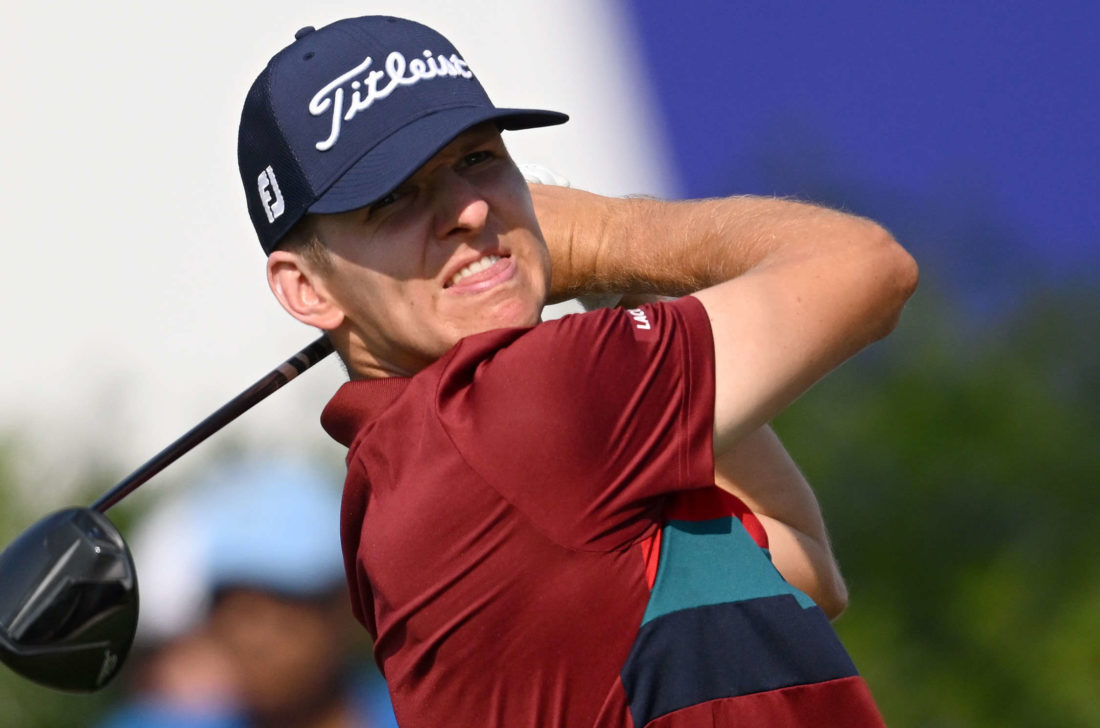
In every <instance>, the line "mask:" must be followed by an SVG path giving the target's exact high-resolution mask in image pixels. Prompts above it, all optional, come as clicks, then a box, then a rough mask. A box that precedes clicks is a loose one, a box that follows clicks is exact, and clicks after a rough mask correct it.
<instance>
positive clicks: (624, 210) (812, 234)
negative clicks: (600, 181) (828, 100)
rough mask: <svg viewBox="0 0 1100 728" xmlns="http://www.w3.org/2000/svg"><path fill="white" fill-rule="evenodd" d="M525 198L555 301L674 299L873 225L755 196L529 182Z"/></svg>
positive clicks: (803, 205)
mask: <svg viewBox="0 0 1100 728" xmlns="http://www.w3.org/2000/svg"><path fill="white" fill-rule="evenodd" d="M532 196H533V198H534V200H535V207H536V210H537V212H538V214H539V221H540V223H541V224H542V227H543V232H544V234H545V236H546V239H547V243H548V245H549V248H550V252H551V258H552V269H553V279H552V283H551V288H552V290H551V298H552V300H555V301H558V300H564V299H567V298H572V297H575V296H577V295H581V294H586V293H611V292H614V293H647V294H652V293H656V294H660V295H666V296H681V295H685V294H688V293H693V292H695V291H698V290H701V289H703V288H707V287H709V286H713V285H716V284H718V283H721V282H723V281H726V280H729V279H731V278H734V277H736V276H738V275H741V274H742V273H744V272H746V271H748V270H749V269H751V268H754V267H756V266H758V265H761V264H763V263H766V262H769V261H770V260H773V259H780V258H782V257H783V256H793V255H799V254H800V252H799V251H800V250H801V249H802V248H803V246H809V245H811V244H812V243H813V241H815V240H817V239H819V238H820V237H821V236H822V235H823V234H825V233H826V232H827V231H830V230H831V231H837V229H838V228H843V227H844V226H863V225H871V224H872V223H870V222H868V221H865V220H862V219H861V218H857V217H853V216H850V215H845V214H843V213H839V212H835V211H833V210H829V209H826V208H821V207H818V206H815V205H809V204H805V203H798V202H793V201H789V200H780V199H773V198H764V197H749V196H744V197H730V198H723V199H714V200H690V201H677V202H669V201H663V200H654V199H649V198H607V197H603V196H600V195H595V194H592V193H589V192H584V191H582V190H576V189H565V188H560V187H549V186H542V185H533V186H532ZM833 234H835V235H837V236H838V237H840V236H842V235H843V231H839V232H834V233H833Z"/></svg>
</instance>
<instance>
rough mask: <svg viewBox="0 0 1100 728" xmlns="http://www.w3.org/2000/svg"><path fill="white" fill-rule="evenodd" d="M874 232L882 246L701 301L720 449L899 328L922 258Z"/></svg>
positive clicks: (826, 252) (703, 294)
mask: <svg viewBox="0 0 1100 728" xmlns="http://www.w3.org/2000/svg"><path fill="white" fill-rule="evenodd" d="M868 226H869V230H868V237H869V238H873V237H874V236H875V233H876V231H878V232H879V234H880V237H881V240H880V241H871V242H868V241H859V243H858V244H853V245H851V246H844V245H839V246H838V245H834V246H832V247H830V248H826V249H823V250H821V251H817V252H815V253H814V254H813V255H808V256H804V257H803V258H792V259H790V260H782V261H780V262H777V263H774V264H770V265H762V266H759V267H756V268H753V269H752V270H749V271H748V272H746V273H744V274H742V275H740V276H738V277H736V278H733V279H731V280H728V281H726V282H724V283H721V284H718V285H716V286H712V287H710V288H706V289H703V290H701V291H698V292H697V293H694V294H692V295H694V296H695V297H696V298H698V299H699V301H701V302H702V304H703V307H704V308H705V309H706V311H707V315H708V316H709V318H710V323H711V330H712V332H713V337H714V356H715V403H714V433H715V442H714V445H715V451H716V452H720V451H721V450H722V449H723V448H725V447H728V446H729V445H730V444H731V443H732V442H735V441H736V440H737V439H739V438H740V437H743V436H744V435H746V434H748V433H749V432H752V431H754V430H756V429H757V428H759V427H761V426H762V425H764V424H766V423H767V422H768V421H769V420H771V419H772V418H773V417H774V416H775V415H776V414H778V413H779V412H780V411H782V410H783V409H784V408H785V407H786V406H787V405H789V404H790V403H791V402H793V401H794V400H795V399H796V398H797V397H798V396H799V395H800V394H802V393H803V392H805V391H806V390H807V389H808V388H809V387H810V386H811V385H812V384H813V383H814V382H816V381H817V380H818V379H820V378H821V377H823V376H824V375H825V374H827V373H828V372H829V371H830V370H831V369H833V368H834V367H836V366H837V365H839V364H840V363H841V362H843V361H844V360H845V359H847V358H848V357H850V356H852V355H853V354H855V353H856V352H857V351H859V350H860V349H861V348H863V347H864V346H866V345H867V344H869V343H871V342H872V341H874V340H875V339H877V338H880V337H882V336H884V335H885V334H886V333H888V332H889V331H890V329H891V328H892V327H893V326H894V324H895V322H896V319H897V315H898V313H899V312H900V310H901V306H902V304H903V303H904V301H905V299H906V298H907V297H908V296H909V294H910V293H911V291H912V286H914V285H915V274H912V275H910V274H908V269H909V267H910V266H911V264H912V261H911V259H910V258H909V257H908V255H907V254H905V252H904V251H902V250H901V248H900V247H899V246H898V245H897V244H896V243H894V242H893V240H892V238H890V237H889V235H888V234H887V233H885V231H881V228H877V226H873V225H871V224H870V223H868Z"/></svg>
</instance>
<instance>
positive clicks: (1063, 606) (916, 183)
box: [0, 0, 1100, 728]
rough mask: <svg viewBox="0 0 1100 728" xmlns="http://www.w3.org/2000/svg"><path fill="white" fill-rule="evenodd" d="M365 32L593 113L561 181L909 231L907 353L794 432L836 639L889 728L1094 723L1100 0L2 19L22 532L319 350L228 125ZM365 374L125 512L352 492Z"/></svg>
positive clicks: (9, 478)
mask: <svg viewBox="0 0 1100 728" xmlns="http://www.w3.org/2000/svg"><path fill="white" fill-rule="evenodd" d="M376 12H377V13H393V14H398V15H404V16H406V17H412V18H416V19H419V20H423V21H425V22H428V23H429V24H433V25H436V26H437V27H438V28H439V29H440V30H442V31H443V32H444V33H445V34H446V35H447V36H448V37H450V38H451V39H452V40H453V41H454V42H455V44H456V46H457V47H458V48H459V49H460V51H461V52H462V53H463V54H464V55H465V57H466V59H467V60H468V61H469V62H470V65H471V67H472V68H473V69H474V70H475V72H477V74H478V75H479V77H481V79H482V81H483V82H484V83H485V85H486V87H487V88H488V89H489V91H490V93H491V95H492V96H493V98H494V100H496V101H497V102H498V103H501V104H507V105H514V106H520V105H528V106H539V107H545V108H554V109H560V110H562V111H566V112H568V113H570V114H571V115H572V120H571V122H570V123H569V124H567V125H565V126H563V127H560V128H555V129H547V130H536V131H530V132H523V133H517V134H513V135H510V136H509V137H507V140H508V142H509V146H510V147H511V148H512V150H513V153H514V155H515V156H516V157H517V159H520V160H521V161H525V162H535V163H541V164H545V165H547V166H549V167H551V168H552V169H555V170H556V171H558V172H560V173H562V174H564V175H565V176H567V177H569V178H570V179H571V180H572V181H573V184H574V185H575V186H578V187H583V188H586V189H590V190H594V191H597V192H601V193H605V194H628V193H649V194H656V195H660V196H668V197H698V196H712V195H726V194H737V193H752V194H775V195H784V196H792V197H797V198H801V199H806V200H811V201H816V202H820V203H824V204H828V205H831V206H835V207H840V208H842V209H846V210H849V211H852V212H855V213H859V214H863V215H866V216H869V217H872V218H874V219H876V220H878V221H880V222H882V223H883V224H885V225H886V226H887V227H888V228H890V229H891V230H892V231H893V232H894V234H895V235H896V237H898V239H899V240H900V241H901V242H902V243H903V244H904V245H906V247H907V248H909V249H910V250H911V251H912V252H913V253H914V255H915V256H916V257H917V259H918V261H919V262H920V264H921V273H922V278H921V286H920V290H919V291H918V292H917V294H916V296H915V297H914V299H913V301H912V302H911V304H910V306H909V308H908V309H907V311H906V313H905V315H904V317H903V318H902V321H901V324H900V326H899V327H898V330H897V332H896V333H895V334H893V335H892V336H891V337H890V338H889V339H887V340H886V341H884V342H880V343H879V344H876V345H875V346H873V347H871V348H870V349H869V350H867V351H866V352H864V353H863V354H861V355H859V356H858V357H857V358H856V359H854V360H853V361H852V362H850V363H848V364H847V365H845V366H844V367H842V368H841V369H840V370H838V371H837V372H836V373H835V374H833V375H832V376H831V377H829V378H828V379H827V380H825V381H824V382H823V383H821V384H820V385H818V386H817V387H816V388H815V389H814V390H812V391H811V392H810V393H809V394H808V395H806V396H805V397H803V398H802V399H801V400H800V401H799V402H797V403H796V404H795V405H794V406H793V407H792V408H791V409H790V410H788V411H787V412H786V413H784V414H783V415H782V416H781V417H780V418H779V419H778V421H777V422H776V428H777V430H778V431H779V433H780V434H781V436H783V438H784V440H785V442H786V443H787V445H788V447H789V449H790V450H791V451H792V453H793V454H794V456H795V458H796V459H797V460H798V461H799V463H800V464H801V465H802V467H803V469H804V470H805V471H806V473H807V475H808V476H809V478H810V480H811V482H813V483H814V484H815V485H816V487H817V489H818V492H819V496H820V498H821V501H822V505H823V508H824V510H825V513H826V518H827V521H828V522H829V525H830V528H831V532H832V535H833V539H834V542H835V547H836V551H837V553H838V555H839V558H840V560H841V564H842V567H843V568H844V571H845V574H846V576H847V578H848V581H849V587H850V590H851V607H850V608H849V610H848V612H847V613H846V614H845V615H844V616H843V617H841V619H840V620H839V621H838V622H837V628H838V630H839V631H840V633H841V636H842V638H843V639H844V641H845V643H846V644H847V646H848V647H849V650H850V651H851V652H852V655H853V658H854V659H855V662H856V664H857V665H858V666H859V667H860V669H861V671H862V672H863V673H864V675H865V677H866V678H867V680H868V682H869V684H870V686H871V688H872V690H873V692H874V693H875V695H876V698H877V699H878V701H879V703H880V706H881V708H882V710H883V713H884V714H885V716H886V719H887V721H888V723H889V724H890V725H893V726H947V727H953V726H1035V725H1043V726H1067V727H1068V726H1094V725H1100V701H1098V700H1097V699H1096V697H1095V693H1096V686H1097V685H1100V618H1098V615H1100V559H1098V558H1097V556H1098V555H1100V529H1098V528H1097V526H1096V522H1097V517H1098V516H1100V498H1097V496H1096V495H1095V492H1094V491H1095V488H1096V487H1097V486H1098V485H1100V455H1098V448H1097V446H1096V442H1097V440H1098V438H1100V377H1098V376H1097V372H1098V371H1100V336H1098V334H1100V244H1098V240H1100V205H1098V201H1100V171H1098V170H1100V165H1098V162H1100V121H1098V120H1100V73H1098V72H1097V69H1100V44H1097V43H1096V42H1095V28H1096V27H1097V24H1098V23H1100V6H1097V5H1096V4H1094V3H1088V2H1083V1H1082V2H1075V1H1073V0H1062V1H1060V2H1045V3H1040V2H1038V1H1037V0H1016V1H1015V2H1011V3H1004V2H992V1H991V0H976V1H975V2H970V3H949V2H939V1H936V0H931V1H929V2H923V3H910V2H902V1H901V0H878V1H876V2H873V1H871V0H845V1H842V2H835V3H828V4H817V3H805V2H801V3H796V2H783V1H781V0H779V1H773V2H769V3H742V2H729V1H728V0H727V1H720V0H684V1H683V2H680V3H667V2H656V0H635V1H634V2H627V1H626V0H598V1H597V0H562V1H560V2H556V3H552V4H551V3H518V2H514V1H513V2H505V1H503V0H501V1H499V2H492V1H490V0H480V1H479V0H471V1H469V2H466V3H462V4H461V5H457V4H456V5H454V6H453V7H452V6H451V5H450V4H444V3H431V2H426V1H425V2H416V1H407V2H370V3H364V2H337V1H332V2H326V3H323V4H313V5H309V6H305V5H304V4H302V3H291V2H289V0H269V1H268V2H263V3H261V2H253V1H248V2H244V1H242V2H235V3H231V4H230V3H215V2H207V1H199V2H193V3H188V4H185V5H177V6H164V7H162V6H160V5H157V4H150V3H139V2H136V0H116V1H114V2H110V1H108V2H104V3H96V4H80V5H77V4H72V5H63V4H46V3H34V4H32V3H8V4H6V5H4V7H3V8H2V9H0V18H3V20H4V21H5V28H6V30H5V31H4V32H5V43H4V44H2V45H0V59H2V60H3V63H0V83H2V88H3V92H4V94H5V96H6V98H7V99H8V103H7V104H6V109H5V115H4V118H3V120H2V121H0V125H2V128H3V131H4V134H3V135H2V136H0V154H2V155H3V158H4V160H5V161H4V165H5V172H6V173H5V174H4V175H3V177H2V179H0V213H2V214H3V216H4V220H5V224H6V232H7V240H8V246H7V249H6V251H7V254H6V256H5V259H6V262H7V269H8V275H7V276H6V277H5V285H3V286H0V317H2V320H0V323H2V325H3V327H4V329H5V331H6V332H7V337H6V340H7V341H8V345H7V347H8V348H7V352H8V356H7V357H5V364H4V377H3V378H2V380H3V381H0V412H2V413H3V415H2V417H0V541H2V542H3V543H7V541H8V540H10V539H11V538H12V537H13V536H14V535H15V534H16V533H18V532H20V531H21V530H23V529H24V528H25V527H26V526H27V525H29V524H30V523H31V522H33V521H34V520H36V519H37V518H39V517H40V516H41V515H43V514H45V513H46V512H48V511H51V510H54V509H57V508H60V507H62V506H64V505H68V504H70V503H85V502H89V501H91V500H92V499H94V497H95V496H96V495H98V494H99V493H101V492H102V491H103V490H105V489H106V488H107V487H109V486H110V485H112V484H113V483H114V482H116V481H118V480H119V479H121V478H122V477H123V476H124V475H125V474H127V473H128V472H129V471H130V470H132V469H133V468H135V467H136V466H137V465H138V464H140V463H141V462H142V461H144V460H145V459H147V458H148V457H150V456H151V455H152V454H153V453H155V452H156V451H158V450H159V449H160V448H161V447H163V446H164V445H166V444H167V443H168V442H170V441H171V440H172V439H174V438H175V437H176V436H178V435H179V434H181V433H182V432H183V431H184V430H185V429H186V428H187V427H190V426H191V425H192V424H194V423H195V422H197V421H198V420H200V419H201V418H202V417H204V416H205V415H206V414H208V413H209V412H210V411H212V410H213V409H214V408H216V407H217V406H219V405H220V404H221V403H222V402H224V401H225V400H227V399H228V398H229V397H231V396H232V395H234V394H236V393H237V392H238V391H240V390H241V389H243V388H244V387H245V386H247V385H248V384H249V383H251V382H252V381H253V380H254V379H256V378H257V377H259V376H260V375H261V374H263V373H264V372H266V371H268V370H269V369H270V368H272V367H273V366H275V365H276V364H277V363H279V362H280V361H282V360H283V359H284V358H286V356H288V355H289V354H290V353H292V352H293V351H296V350H297V349H298V348H300V347H301V346H302V345H304V344H305V343H306V342H308V341H309V340H311V338H312V337H313V333H312V332H311V331H309V330H307V329H306V328H304V327H302V326H301V325H299V324H296V323H295V322H293V321H292V320H290V319H289V317H287V316H286V315H285V314H283V312H282V311H281V310H279V309H278V306H277V304H275V302H274V301H273V300H272V298H271V296H270V293H269V292H268V291H267V289H266V284H265V282H264V280H263V275H262V264H263V257H262V254H261V252H260V249H259V247H258V245H257V244H256V242H255V239H254V236H253V233H252V231H251V228H250V226H249V224H248V220H247V215H246V214H245V212H244V206H243V198H242V194H243V193H242V191H241V188H240V183H239V178H238V176H237V171H236V167H235V143H236V125H237V117H238V114H239V109H240V104H241V101H242V99H243V96H244V93H245V91H246V90H247V88H248V85H249V84H250V83H251V81H252V79H253V78H254V77H255V75H256V74H257V73H258V72H259V70H260V68H261V67H262V66H263V64H264V63H265V62H266V60H267V58H268V57H269V56H270V55H271V54H272V53H273V52H274V51H275V50H277V49H278V48H280V47H282V46H283V45H285V44H286V43H288V42H289V41H290V39H291V37H292V34H293V32H294V30H296V29H297V28H298V27H300V26H303V25H311V24H312V25H318V26H319V25H323V24H325V23H327V22H330V21H332V20H335V19H337V18H339V17H344V16H347V15H354V14H364V13H376ZM342 377H343V372H342V371H341V370H340V368H339V365H338V364H336V362H335V361H329V362H325V363H324V364H322V365H320V366H319V367H318V368H317V370H316V371H311V372H309V373H307V374H306V375H304V376H303V377H302V378H301V379H300V380H298V381H296V382H294V383H293V384H292V385H290V386H288V387H287V389H285V390H283V391H281V392H280V393H279V394H278V395H276V396H275V397H272V398H271V399H270V400H269V401H267V402H264V403H263V404H261V405H260V406H259V407H257V408H256V409H255V410H254V411H253V412H251V413H249V414H247V415H245V416H244V417H242V418H241V420H240V421H238V422H237V423H235V424H234V425H232V426H230V427H229V428H227V429H226V430H225V431H223V433H220V434H219V435H217V436H215V438H213V439H212V440H211V441H210V442H208V443H206V444H204V445H203V446H201V448H200V449H199V450H197V451H195V452H193V453H191V454H189V455H187V456H185V458H184V459H182V460H181V461H180V462H179V463H177V464H175V465H173V466H172V467H171V468H170V469H169V470H168V471H166V472H165V473H164V474H162V475H160V476H158V477H157V478H156V479H154V481H152V482H150V483H149V484H148V485H147V486H145V487H144V488H143V489H142V490H141V491H139V492H138V493H136V494H135V495H134V496H132V497H131V498H129V499H127V501H126V502H125V503H124V504H123V505H122V506H120V507H118V508H116V509H114V510H112V512H111V515H112V518H113V520H115V521H116V523H118V524H119V525H120V527H121V528H122V530H123V533H124V534H126V535H127V536H128V537H130V536H131V535H132V534H135V533H136V532H137V531H138V530H139V529H141V527H142V524H143V522H146V521H149V520H151V519H152V517H153V516H152V510H153V509H154V508H157V507H160V506H161V505H162V503H163V502H164V501H166V500H168V499H169V498H170V497H171V496H172V495H174V494H175V492H176V491H181V490H182V491H188V490H192V489H195V490H198V489H199V483H200V481H204V480H205V479H206V477H207V473H208V472H209V470H210V468H211V467H213V465H215V464H217V463H220V462H224V461H233V460H236V459H240V458H245V459H247V458H252V457H259V458H261V459H263V458H268V457H271V454H272V453H293V454H294V455H295V456H297V457H301V458H306V459H308V460H309V461H310V463H311V467H316V468H319V469H321V470H322V471H325V472H326V473H327V475H326V476H325V477H327V478H328V479H330V482H332V483H333V484H334V486H333V487H338V484H339V482H340V480H341V479H342V475H341V469H342V468H341V458H342V453H341V452H340V449H339V448H338V447H337V446H336V445H335V444H333V443H330V442H328V441H327V438H326V436H325V435H324V434H323V432H321V430H320V427H319V426H318V424H317V417H318V415H319V413H320V409H321V407H322V406H323V405H324V403H325V401H326V400H327V397H328V395H329V394H330V393H331V392H332V391H333V390H334V389H335V387H336V386H337V385H338V383H339V382H340V381H341V379H342ZM140 568H141V567H140V564H139V574H141V575H142V576H144V574H143V572H141V571H140ZM361 648H362V649H365V646H361ZM137 664H139V662H135V663H134V665H137ZM132 669H133V670H136V669H137V668H136V667H132V666H128V667H127V670H132ZM137 678H138V676H136V675H133V674H129V675H127V674H126V673H125V672H124V674H123V676H122V677H121V678H120V680H119V682H118V684H117V685H116V686H114V687H113V688H112V689H111V690H109V691H108V692H106V693H105V694H100V695H96V696H90V697H89V696H67V695H58V694H55V693H50V692H48V691H46V690H42V689H38V688H35V687H34V686H31V685H28V684H26V683H23V682H20V681H18V680H16V679H15V678H14V677H12V676H11V674H10V673H8V672H7V671H2V670H0V716H2V717H0V724H2V725H4V726H5V727H6V726H12V727H13V728H23V727H24V726H28V727H29V726H33V727H35V728H39V727H41V728H47V727H54V726H56V727H57V728H62V727H66V726H86V725H93V724H94V723H95V722H96V721H97V720H99V718H100V717H101V716H103V715H104V714H105V712H106V711H107V709H108V708H109V707H113V706H116V705H117V704H118V702H119V701H121V700H122V699H123V697H124V696H123V692H124V691H125V690H127V689H129V688H130V687H131V686H133V685H134V684H135V681H136V680H137Z"/></svg>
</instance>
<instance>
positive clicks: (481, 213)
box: [433, 170, 489, 240]
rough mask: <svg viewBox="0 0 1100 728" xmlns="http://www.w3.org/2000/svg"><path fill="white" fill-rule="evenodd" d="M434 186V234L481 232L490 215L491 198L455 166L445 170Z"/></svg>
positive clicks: (439, 235) (451, 234)
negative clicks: (459, 172) (453, 168)
mask: <svg viewBox="0 0 1100 728" xmlns="http://www.w3.org/2000/svg"><path fill="white" fill-rule="evenodd" d="M433 182H434V185H433V186H434V187H435V190H434V192H435V211H434V212H435V234H436V236H437V237H438V238H439V239H440V240H445V239H447V238H450V237H452V236H454V235H467V234H470V233H477V232H480V231H481V229H482V228H484V227H485V222H486V220H488V218H489V202H488V201H487V200H486V199H485V197H484V195H482V194H481V192H480V191H479V190H478V188H477V187H476V186H475V185H473V184H471V183H470V182H469V181H468V180H466V179H465V178H464V177H463V176H462V175H461V174H458V173H457V172H455V171H454V170H442V171H441V172H440V173H439V174H438V175H437V176H436V179H435V180H433Z"/></svg>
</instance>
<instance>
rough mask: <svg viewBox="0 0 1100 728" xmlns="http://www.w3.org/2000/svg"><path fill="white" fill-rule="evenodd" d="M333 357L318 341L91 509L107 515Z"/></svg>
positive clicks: (327, 344) (326, 342)
mask: <svg viewBox="0 0 1100 728" xmlns="http://www.w3.org/2000/svg"><path fill="white" fill-rule="evenodd" d="M331 353H332V344H331V343H330V342H329V340H328V339H327V338H325V337H324V336H322V337H321V338H319V339H317V340H316V341H314V342H313V343H312V344H310V345H309V346H307V347H305V348H304V349H302V350H301V351H299V352H298V353H297V354H295V355H294V356H292V357H290V358H289V359H287V360H286V361H285V362H283V363H282V364H280V365H279V366H278V367H276V368H275V369H272V370H271V371H270V372H268V373H267V374H266V375H265V376H263V377H261V378H260V379H259V380H257V381H256V383H255V384H253V385H252V386H251V387H249V388H248V389H246V390H244V391H243V392H241V393H240V394H238V395H237V396H236V397H234V398H233V399H231V400H229V401H228V402H226V403H225V404H224V405H222V406H221V407H220V408H218V409H217V410H216V411H214V413H213V414H211V415H210V416H209V417H207V418H206V419H205V420H203V421H202V422H200V423H199V424H197V425H195V426H194V427H192V428H191V429H190V430H188V431H187V432H186V433H184V435H183V436H182V437H180V438H179V439H178V440H176V441H175V442H173V443H172V444H171V445H169V446H168V447H166V448H164V449H163V450H161V451H160V452H159V453H157V454H156V455H154V456H153V457H152V458H151V459H150V460H149V461H148V462H146V463H145V464H144V465H142V466H141V467H139V468H138V469H137V470H135V471H134V472H132V473H130V475H129V476H127V477H126V478H125V479H124V480H122V481H121V482H119V483H118V485H116V486H115V487H113V488H111V489H110V490H109V491H107V492H106V493H104V494H103V495H102V496H101V497H100V498H99V500H97V501H96V502H95V503H93V504H92V505H91V508H92V509H93V510H96V511H99V512H100V513H103V512H105V511H106V510H107V509H108V508H110V507H111V506H113V505H115V504H116V503H118V502H119V501H120V500H122V499H123V498H125V497H126V496H127V495H129V494H130V493H131V492H133V491H134V490H135V489H136V488H137V487H138V486H140V485H141V484H142V483H144V482H146V481H147V480H149V479H150V478H152V477H153V476H154V475H156V474H157V473H159V472H160V471H161V470H164V468H166V467H168V466H169V465H171V464H172V463H173V462H175V461H176V460H177V459H178V458H179V457H180V456H181V455H183V454H184V453H185V452H187V451H188V450H190V449H191V448H193V447H195V446H196V445H198V444H199V443H200V442H202V441H203V440H205V439H206V438H208V437H210V436H211V435H213V434H214V433H215V432H217V431H218V430H220V429H221V428H223V427H225V426H226V425H228V424H229V423H230V422H232V421H233V420H235V419H237V417H239V416H241V415H242V414H244V413H245V412H247V411H248V410H249V409H251V408H252V406H253V405H255V404H257V403H258V402H260V401H261V400H263V399H264V398H266V397H267V396H268V395H269V394H271V393H273V392H274V391H275V390H277V389H279V388H280V387H282V386H283V385H284V384H286V383H287V382H289V381H290V380H291V379H294V377H296V376H298V375H299V374H301V373H302V372H304V371H305V370H306V369H309V368H310V367H311V366H313V365H314V364H316V363H317V362H319V361H321V360H322V359H324V358H325V357H326V356H328V355H329V354H331Z"/></svg>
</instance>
